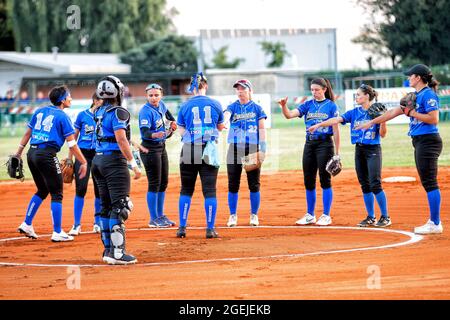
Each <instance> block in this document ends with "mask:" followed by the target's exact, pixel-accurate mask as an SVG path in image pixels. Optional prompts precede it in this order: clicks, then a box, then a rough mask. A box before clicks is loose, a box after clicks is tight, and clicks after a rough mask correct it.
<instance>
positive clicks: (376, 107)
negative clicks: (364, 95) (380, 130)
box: [367, 102, 387, 119]
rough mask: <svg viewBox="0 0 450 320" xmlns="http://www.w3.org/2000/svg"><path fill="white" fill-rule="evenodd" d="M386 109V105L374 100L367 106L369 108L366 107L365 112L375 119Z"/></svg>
mask: <svg viewBox="0 0 450 320" xmlns="http://www.w3.org/2000/svg"><path fill="white" fill-rule="evenodd" d="M386 111H387V109H386V106H385V105H384V104H382V103H379V102H375V103H374V104H372V105H371V106H370V107H369V109H367V112H368V113H369V117H370V118H371V119H375V118H377V117H379V116H382V115H383V114H384V113H385V112H386Z"/></svg>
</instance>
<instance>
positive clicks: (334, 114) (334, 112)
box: [330, 103, 339, 118]
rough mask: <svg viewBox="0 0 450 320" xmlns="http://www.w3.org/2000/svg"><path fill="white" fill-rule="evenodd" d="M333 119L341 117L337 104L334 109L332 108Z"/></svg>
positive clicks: (334, 104)
mask: <svg viewBox="0 0 450 320" xmlns="http://www.w3.org/2000/svg"><path fill="white" fill-rule="evenodd" d="M330 116H331V117H332V118H335V117H338V116H339V108H338V106H337V105H336V103H333V107H332V108H331V115H330Z"/></svg>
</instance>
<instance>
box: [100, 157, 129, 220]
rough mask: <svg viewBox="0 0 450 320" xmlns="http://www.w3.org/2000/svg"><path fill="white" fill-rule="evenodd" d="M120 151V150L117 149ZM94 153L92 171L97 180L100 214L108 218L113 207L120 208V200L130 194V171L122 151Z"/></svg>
mask: <svg viewBox="0 0 450 320" xmlns="http://www.w3.org/2000/svg"><path fill="white" fill-rule="evenodd" d="M119 152H120V151H119ZM119 152H118V153H114V154H110V155H98V154H97V155H96V156H95V157H94V160H93V161H92V173H93V175H94V178H95V179H96V180H97V184H98V190H99V192H100V199H101V201H102V214H101V216H102V217H104V218H109V217H110V214H111V210H112V209H113V208H119V209H121V208H122V207H123V205H122V202H123V201H124V199H126V198H127V197H129V195H130V172H129V171H128V167H127V160H126V159H125V157H124V156H123V155H122V153H119Z"/></svg>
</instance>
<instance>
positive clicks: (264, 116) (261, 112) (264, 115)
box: [258, 105, 267, 120]
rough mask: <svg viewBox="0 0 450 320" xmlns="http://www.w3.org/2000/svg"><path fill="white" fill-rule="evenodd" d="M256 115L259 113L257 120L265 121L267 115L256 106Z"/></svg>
mask: <svg viewBox="0 0 450 320" xmlns="http://www.w3.org/2000/svg"><path fill="white" fill-rule="evenodd" d="M258 113H259V115H258V120H261V119H267V115H266V113H265V112H264V109H263V108H262V107H261V106H259V105H258Z"/></svg>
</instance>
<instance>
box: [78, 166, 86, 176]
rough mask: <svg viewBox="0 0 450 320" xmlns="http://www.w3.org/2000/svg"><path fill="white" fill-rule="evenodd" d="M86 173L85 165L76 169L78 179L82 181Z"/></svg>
mask: <svg viewBox="0 0 450 320" xmlns="http://www.w3.org/2000/svg"><path fill="white" fill-rule="evenodd" d="M86 173H87V163H85V164H82V165H80V169H78V177H79V178H80V179H83V178H84V177H85V176H86Z"/></svg>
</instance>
